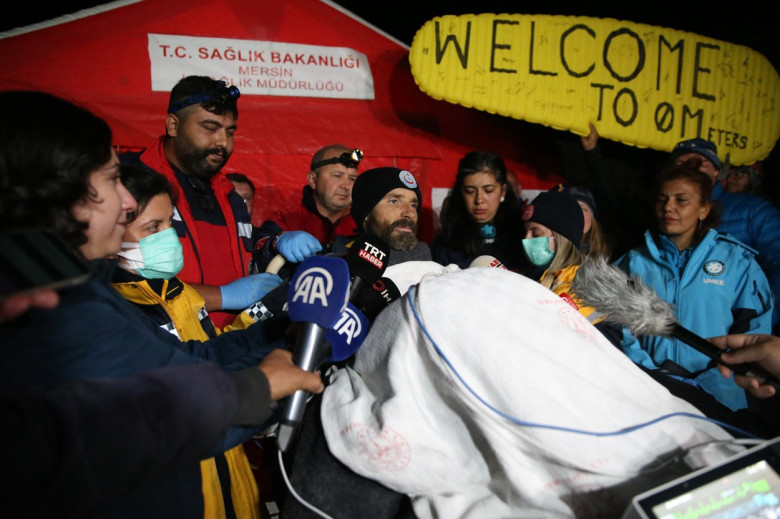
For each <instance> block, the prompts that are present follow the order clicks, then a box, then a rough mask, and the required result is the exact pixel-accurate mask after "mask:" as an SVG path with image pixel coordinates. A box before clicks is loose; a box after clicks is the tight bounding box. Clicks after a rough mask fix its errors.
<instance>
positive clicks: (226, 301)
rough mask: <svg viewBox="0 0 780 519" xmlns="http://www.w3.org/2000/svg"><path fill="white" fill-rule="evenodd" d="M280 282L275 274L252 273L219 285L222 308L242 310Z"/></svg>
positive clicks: (280, 279)
mask: <svg viewBox="0 0 780 519" xmlns="http://www.w3.org/2000/svg"><path fill="white" fill-rule="evenodd" d="M281 284H282V278H280V277H279V276H277V275H276V274H269V273H266V272H264V273H262V274H252V275H251V276H246V277H243V278H238V279H237V280H235V281H233V282H232V283H228V284H227V285H222V286H221V287H219V289H220V291H221V292H222V309H223V310H243V309H244V308H247V307H249V306H250V305H251V304H252V303H254V302H256V301H259V300H260V299H262V297H263V296H264V295H266V294H267V293H268V292H270V291H271V290H273V289H274V288H276V287H278V286H279V285H281Z"/></svg>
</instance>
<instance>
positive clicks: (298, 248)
mask: <svg viewBox="0 0 780 519" xmlns="http://www.w3.org/2000/svg"><path fill="white" fill-rule="evenodd" d="M276 250H277V252H279V254H281V255H282V256H284V259H286V260H287V261H290V262H293V263H300V262H301V261H303V260H305V259H307V258H310V257H312V256H314V255H315V254H317V253H318V252H319V251H321V250H322V245H320V242H319V241H317V238H315V237H314V236H312V235H311V234H309V233H307V232H306V231H288V232H283V233H282V234H280V235H279V236H278V237H277V238H276Z"/></svg>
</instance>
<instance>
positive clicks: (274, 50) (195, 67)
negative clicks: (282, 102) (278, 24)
mask: <svg viewBox="0 0 780 519" xmlns="http://www.w3.org/2000/svg"><path fill="white" fill-rule="evenodd" d="M148 36H149V59H150V61H151V66H152V90H153V91H164V92H169V91H170V90H171V88H173V86H174V85H175V84H176V83H177V82H178V81H179V80H180V79H181V78H183V77H185V76H190V75H202V76H210V77H213V78H214V79H221V80H223V81H225V82H227V83H228V84H230V85H235V86H237V87H238V89H239V90H240V91H241V93H242V94H255V95H276V96H298V97H332V98H341V99H374V78H373V76H372V75H371V67H370V65H369V64H368V58H367V57H366V55H365V54H362V53H360V52H357V51H355V50H353V49H349V48H346V47H324V46H320V45H302V44H298V43H280V42H275V41H253V40H236V39H228V38H201V37H194V36H178V35H172V34H149V35H148Z"/></svg>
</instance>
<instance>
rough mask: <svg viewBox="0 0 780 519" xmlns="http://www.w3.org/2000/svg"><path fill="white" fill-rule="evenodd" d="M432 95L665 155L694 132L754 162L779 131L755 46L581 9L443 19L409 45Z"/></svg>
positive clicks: (764, 63) (766, 72)
mask: <svg viewBox="0 0 780 519" xmlns="http://www.w3.org/2000/svg"><path fill="white" fill-rule="evenodd" d="M409 61H410V63H411V68H412V74H413V76H414V78H415V81H416V82H417V85H418V86H419V87H420V89H421V90H422V91H423V92H425V93H426V94H428V95H430V96H431V97H433V98H435V99H443V100H446V101H449V102H451V103H457V104H461V105H463V106H467V107H473V108H476V109H478V110H484V111H487V112H490V113H496V114H500V115H505V116H509V117H514V118H516V119H524V120H526V121H530V122H534V123H540V124H544V125H547V126H551V127H554V128H557V129H561V130H570V131H572V132H574V133H576V134H579V135H586V134H587V133H588V121H591V122H593V123H594V124H595V125H596V128H597V129H598V131H599V134H600V135H601V136H602V137H605V138H608V139H612V140H616V141H620V142H623V143H625V144H629V145H632V146H637V147H642V148H644V147H650V148H653V149H658V150H662V151H670V150H671V149H672V148H673V147H674V145H675V144H676V143H677V142H679V141H681V140H684V139H690V138H693V137H702V138H704V139H707V140H710V141H712V142H714V143H715V144H716V145H717V146H718V154H719V155H720V157H721V159H725V158H726V155H727V154H728V155H729V160H730V162H731V163H732V164H737V165H738V164H750V163H753V162H755V161H756V160H760V159H763V158H765V157H766V156H767V155H768V154H769V152H770V151H771V150H772V148H773V146H774V144H775V142H776V141H777V139H778V137H780V81H779V80H778V75H777V71H776V70H775V69H774V67H772V64H771V63H770V62H769V61H768V60H767V59H766V58H765V57H764V56H762V55H761V54H759V53H758V52H755V51H753V50H751V49H749V48H747V47H744V46H741V45H734V44H731V43H727V42H723V41H719V40H714V39H711V38H707V37H704V36H699V35H697V34H693V33H689V32H683V31H678V30H674V29H667V28H663V27H656V26H652V25H644V24H639V23H633V22H627V21H619V20H614V19H606V18H605V19H600V18H589V17H583V16H554V15H521V14H479V15H463V16H442V17H437V18H434V19H432V20H430V21H428V22H426V23H425V25H423V26H422V27H421V28H420V30H419V31H418V32H417V34H416V35H415V37H414V41H413V42H412V47H411V50H410V53H409Z"/></svg>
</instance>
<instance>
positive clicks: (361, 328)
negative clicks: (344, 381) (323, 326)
mask: <svg viewBox="0 0 780 519" xmlns="http://www.w3.org/2000/svg"><path fill="white" fill-rule="evenodd" d="M368 328H369V324H368V319H367V318H366V316H365V315H363V313H362V312H361V311H360V310H358V309H357V308H355V306H354V305H353V304H352V303H347V308H345V309H344V311H343V312H342V313H341V316H340V317H339V320H338V321H337V322H336V324H335V325H333V327H332V328H329V329H328V330H327V331H326V332H325V340H326V341H328V344H330V357H328V359H327V362H341V361H342V360H346V359H348V358H349V357H351V356H352V355H353V354H354V353H355V352H356V351H358V349H360V346H361V345H362V344H363V341H364V340H365V338H366V335H368Z"/></svg>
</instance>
